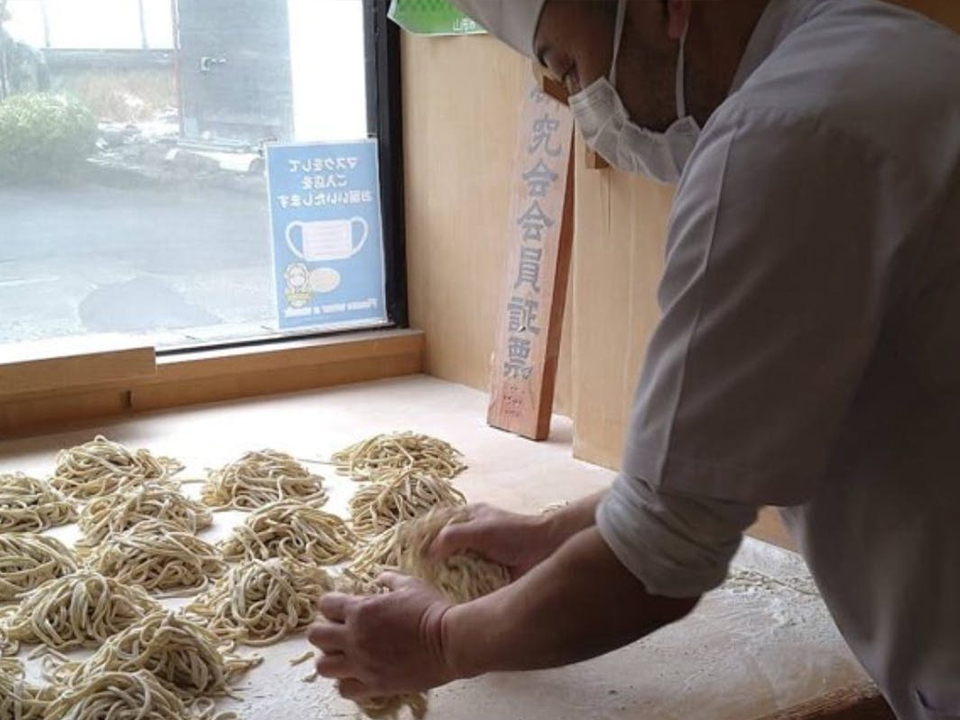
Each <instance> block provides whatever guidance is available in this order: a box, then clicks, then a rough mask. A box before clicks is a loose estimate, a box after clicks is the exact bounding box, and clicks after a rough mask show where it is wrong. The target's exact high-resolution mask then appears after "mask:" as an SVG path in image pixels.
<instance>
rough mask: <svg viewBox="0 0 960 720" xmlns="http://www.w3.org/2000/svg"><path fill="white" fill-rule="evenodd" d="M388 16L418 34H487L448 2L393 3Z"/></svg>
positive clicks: (400, 0) (408, 0)
mask: <svg viewBox="0 0 960 720" xmlns="http://www.w3.org/2000/svg"><path fill="white" fill-rule="evenodd" d="M388 16H389V17H390V19H391V20H393V21H394V22H395V23H396V24H397V25H399V26H400V27H402V28H403V29H404V30H406V31H407V32H412V33H416V34H418V35H475V34H478V33H482V32H485V30H484V29H483V28H482V27H480V25H478V24H477V23H476V22H474V21H473V20H472V19H470V18H469V17H467V16H466V15H464V14H463V13H462V12H460V11H459V10H457V9H456V8H455V7H454V6H453V5H451V4H450V3H449V2H448V1H447V0H392V2H391V3H390V12H389V13H388Z"/></svg>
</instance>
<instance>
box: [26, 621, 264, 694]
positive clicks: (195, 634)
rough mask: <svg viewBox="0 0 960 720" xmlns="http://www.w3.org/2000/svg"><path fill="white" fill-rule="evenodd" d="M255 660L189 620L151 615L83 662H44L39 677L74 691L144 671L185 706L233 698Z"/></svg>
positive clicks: (258, 661)
mask: <svg viewBox="0 0 960 720" xmlns="http://www.w3.org/2000/svg"><path fill="white" fill-rule="evenodd" d="M261 662H262V658H260V657H258V656H253V657H247V658H245V657H240V656H239V655H235V654H233V653H231V652H229V651H228V650H227V649H226V647H225V646H224V643H223V641H222V640H220V639H219V638H218V637H216V636H215V635H214V634H213V633H211V632H210V631H209V630H207V629H206V628H205V627H204V626H203V625H201V624H199V623H197V622H196V621H195V620H192V619H190V618H187V617H185V616H183V615H180V614H178V613H176V612H170V611H161V612H155V613H152V614H150V615H148V616H147V617H145V618H143V619H142V620H140V621H139V622H137V623H136V624H134V625H131V626H130V627H129V628H127V629H126V630H124V631H123V632H121V633H119V634H118V635H115V636H114V637H112V638H110V639H109V640H108V641H107V642H106V643H105V644H104V645H103V646H102V647H101V648H100V649H99V650H97V652H96V653H94V654H93V655H92V656H91V657H90V658H88V659H87V660H85V661H83V662H73V661H67V662H63V661H61V660H50V659H49V658H45V660H44V665H43V671H44V676H45V677H46V678H47V680H49V681H50V682H51V683H53V684H54V685H56V686H58V687H60V688H64V689H74V688H77V687H79V686H81V685H82V684H84V683H85V682H89V681H90V680H91V679H92V678H94V677H95V676H97V675H100V674H103V673H107V672H136V671H138V670H149V671H150V672H151V673H153V674H154V675H155V676H156V678H157V679H158V680H160V682H162V683H163V684H164V685H166V686H167V687H168V688H169V689H170V690H172V691H173V692H175V693H177V694H178V695H179V696H180V697H181V698H182V699H184V700H185V701H189V700H196V699H199V698H201V697H204V696H215V697H223V696H227V695H230V696H233V693H232V691H231V688H232V687H233V686H234V685H235V684H236V681H237V679H238V678H239V676H240V675H242V674H243V673H245V672H246V671H247V670H249V669H250V668H252V667H255V666H257V665H259V664H260V663H261Z"/></svg>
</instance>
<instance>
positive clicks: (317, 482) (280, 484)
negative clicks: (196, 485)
mask: <svg viewBox="0 0 960 720" xmlns="http://www.w3.org/2000/svg"><path fill="white" fill-rule="evenodd" d="M200 498H201V500H202V501H203V503H204V504H205V505H207V506H209V507H212V508H213V509H215V510H227V509H234V510H255V509H256V508H259V507H261V506H263V505H266V504H268V503H271V502H276V501H277V500H286V499H288V498H299V499H300V500H305V501H306V500H309V501H315V502H318V503H321V504H322V503H323V502H326V500H327V492H326V490H324V488H323V478H322V477H321V476H319V475H314V474H312V473H311V472H310V471H309V470H307V468H305V467H304V466H303V465H301V464H300V463H298V462H297V461H296V460H295V459H294V458H293V457H291V456H290V455H288V454H286V453H283V452H278V451H276V450H257V451H253V452H248V453H246V454H245V455H244V456H243V457H241V458H240V459H239V460H238V461H236V462H234V463H230V464H229V465H225V466H224V467H222V468H220V469H219V470H211V471H210V472H209V476H208V478H207V482H206V483H205V484H204V486H203V487H202V488H201V491H200Z"/></svg>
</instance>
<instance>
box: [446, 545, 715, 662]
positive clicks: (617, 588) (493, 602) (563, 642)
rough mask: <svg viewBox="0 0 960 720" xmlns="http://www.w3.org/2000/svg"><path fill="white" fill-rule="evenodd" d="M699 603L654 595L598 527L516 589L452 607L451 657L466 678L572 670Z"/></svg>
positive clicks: (449, 614) (448, 621)
mask: <svg viewBox="0 0 960 720" xmlns="http://www.w3.org/2000/svg"><path fill="white" fill-rule="evenodd" d="M697 600H698V598H696V599H689V600H674V599H669V598H658V597H653V596H651V595H649V594H647V592H646V591H645V590H644V588H643V585H642V583H641V582H640V581H639V580H637V579H636V578H635V577H634V576H633V575H631V574H630V572H629V571H628V570H627V569H626V568H624V567H623V565H622V564H621V563H620V561H619V560H618V559H617V558H616V556H615V555H614V554H613V553H612V552H611V550H610V549H609V548H608V547H607V545H606V543H605V542H604V541H603V538H601V536H600V533H599V532H598V531H597V529H596V528H595V527H591V528H588V529H586V530H582V531H581V532H579V533H577V534H576V535H575V536H574V537H572V538H571V539H570V540H569V541H568V542H566V543H565V544H564V545H563V547H561V548H560V549H559V550H558V551H557V552H556V553H554V554H553V555H552V556H551V557H550V558H549V559H548V560H546V561H544V562H543V563H541V564H540V565H539V566H537V567H536V568H535V569H533V570H532V571H531V572H530V573H529V574H527V575H526V576H524V577H523V578H522V579H520V580H519V581H517V582H516V583H513V584H512V585H509V586H508V587H506V588H503V589H502V590H500V591H498V592H496V593H494V594H492V595H488V596H486V597H484V598H480V599H479V600H475V601H474V602H471V603H467V604H464V605H458V606H455V607H453V608H451V609H449V610H448V611H447V612H446V614H445V615H444V617H443V645H444V654H445V655H446V656H447V658H448V659H449V661H450V662H451V664H452V665H453V667H454V668H455V670H456V671H457V673H458V674H459V675H461V676H463V677H472V676H475V675H479V674H482V673H486V672H494V671H508V670H533V669H538V668H546V667H557V666H560V665H567V664H569V663H574V662H579V661H581V660H585V659H587V658H591V657H595V656H597V655H602V654H604V653H606V652H609V651H611V650H614V649H616V648H619V647H622V646H624V645H627V644H629V643H631V642H633V641H635V640H637V639H639V638H641V637H643V636H644V635H647V634H649V633H651V632H653V631H654V630H656V629H658V628H660V627H662V626H664V625H667V624H669V623H671V622H674V621H676V620H679V619H680V618H682V617H683V616H684V615H686V614H687V613H689V612H690V610H692V609H693V607H694V606H695V605H696V603H697Z"/></svg>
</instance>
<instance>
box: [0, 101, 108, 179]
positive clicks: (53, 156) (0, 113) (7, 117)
mask: <svg viewBox="0 0 960 720" xmlns="http://www.w3.org/2000/svg"><path fill="white" fill-rule="evenodd" d="M96 142H97V120H96V118H94V117H93V115H92V114H91V112H90V111H89V110H88V109H87V108H86V107H84V106H83V105H82V104H81V103H79V102H77V101H76V100H72V99H70V98H67V97H64V96H62V95H52V94H49V93H31V94H26V95H13V96H11V97H9V98H7V99H6V100H4V101H3V102H0V182H18V181H23V180H27V181H30V180H40V179H47V178H55V177H58V176H64V175H69V174H70V173H71V171H73V170H75V169H76V168H77V167H78V166H79V165H80V164H81V163H83V161H84V160H85V159H86V158H88V157H89V156H90V155H91V153H92V152H93V151H94V149H95V147H96Z"/></svg>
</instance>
